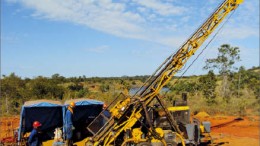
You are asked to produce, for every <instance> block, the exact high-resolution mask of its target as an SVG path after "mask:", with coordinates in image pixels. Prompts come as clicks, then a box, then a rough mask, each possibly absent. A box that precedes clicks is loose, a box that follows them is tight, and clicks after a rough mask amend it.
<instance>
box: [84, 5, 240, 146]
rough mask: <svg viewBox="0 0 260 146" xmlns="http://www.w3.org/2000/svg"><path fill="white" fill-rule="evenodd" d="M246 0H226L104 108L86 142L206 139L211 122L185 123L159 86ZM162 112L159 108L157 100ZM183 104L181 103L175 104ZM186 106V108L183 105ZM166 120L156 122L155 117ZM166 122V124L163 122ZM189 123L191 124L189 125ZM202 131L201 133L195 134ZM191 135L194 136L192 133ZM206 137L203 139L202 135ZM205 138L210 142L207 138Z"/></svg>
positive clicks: (141, 144)
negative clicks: (136, 85) (133, 89)
mask: <svg viewBox="0 0 260 146" xmlns="http://www.w3.org/2000/svg"><path fill="white" fill-rule="evenodd" d="M242 2H243V0H224V2H223V3H222V4H221V5H220V6H219V7H218V8H217V9H216V10H215V11H214V12H213V13H212V14H211V15H210V17H209V18H208V19H207V20H206V21H205V22H204V23H203V24H202V25H201V26H200V27H199V28H198V29H197V30H196V31H195V32H194V33H193V35H191V37H190V38H188V39H187V41H185V42H184V44H183V45H182V46H181V47H180V48H179V50H178V51H177V53H175V54H172V55H171V56H169V57H168V58H167V59H166V60H165V61H164V62H163V63H162V65H160V66H159V68H158V69H157V70H156V71H155V72H154V73H153V75H151V77H150V78H149V79H148V80H147V81H146V82H145V83H144V85H143V86H142V87H141V88H140V89H139V91H138V92H137V93H136V94H135V95H133V96H132V97H130V96H129V97H125V99H123V100H120V101H118V102H117V103H115V104H114V106H111V107H109V112H108V111H107V110H104V111H103V112H102V113H101V114H100V115H99V116H98V117H96V119H95V120H94V121H93V122H92V123H91V124H90V125H89V126H88V127H87V129H88V130H89V131H90V132H91V133H92V134H93V136H92V137H88V138H87V140H86V145H87V146H92V145H94V146H98V145H100V146H111V145H118V146H120V145H126V146H130V145H131V146H132V145H136V146H163V145H164V146H166V145H167V146H175V145H178V144H181V145H185V144H190V145H198V144H200V143H202V142H204V140H205V137H201V136H203V133H205V131H206V132H207V131H209V130H205V129H208V128H205V126H206V127H208V125H209V124H207V123H204V125H203V124H201V123H200V122H199V121H197V122H196V121H193V122H191V123H186V124H184V127H183V125H181V124H179V123H178V120H176V119H174V118H176V117H174V116H173V114H172V113H174V112H172V111H171V109H170V111H171V112H170V111H169V110H168V109H167V108H166V107H165V105H164V104H163V102H162V99H161V98H160V97H159V96H158V94H159V92H160V90H161V89H162V88H163V87H164V86H165V85H166V84H167V83H168V82H169V81H170V80H171V78H172V77H173V76H174V75H175V74H176V73H177V72H178V71H179V70H180V69H181V68H182V67H183V66H184V64H185V63H186V62H187V60H188V59H189V58H190V57H191V56H192V55H193V54H194V53H195V52H196V51H197V49H198V48H199V47H200V46H201V45H202V44H203V42H204V41H205V40H206V39H207V38H208V36H209V35H210V34H212V32H213V31H214V30H215V29H216V27H217V26H218V25H219V24H220V23H221V22H222V21H223V20H224V19H225V18H226V17H227V15H228V14H229V13H230V12H231V11H233V10H235V9H236V8H237V7H238V6H239V5H240V4H241V3H242ZM155 103H156V104H158V105H159V107H160V108H161V110H163V112H157V113H156V110H155V108H154V106H151V105H154V104H155ZM175 108H180V109H179V110H183V109H181V107H175ZM184 109H185V108H184ZM158 117H159V118H160V117H164V121H161V122H159V124H158V123H157V122H156V118H158ZM164 123H165V124H164ZM187 127H188V128H187ZM198 131H201V134H197V135H195V134H194V133H198ZM189 135H191V136H189ZM203 138H204V139H203ZM205 142H208V140H207V138H206V140H205Z"/></svg>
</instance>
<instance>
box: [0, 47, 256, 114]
mask: <svg viewBox="0 0 260 146" xmlns="http://www.w3.org/2000/svg"><path fill="white" fill-rule="evenodd" d="M238 60H239V48H237V47H235V48H234V47H231V46H229V45H222V46H221V47H220V48H219V55H218V57H217V58H215V59H214V58H213V59H208V60H207V61H206V66H205V69H208V70H209V72H208V74H206V75H201V76H190V77H182V78H180V77H174V78H173V79H172V80H171V81H170V83H169V84H168V85H167V87H166V88H167V89H168V90H165V91H164V92H161V94H162V96H164V98H165V100H166V101H167V102H166V103H167V104H168V105H171V103H172V102H173V100H176V99H178V98H180V97H181V94H182V93H183V92H187V93H188V94H189V96H188V101H189V102H188V103H189V105H191V109H192V111H202V110H204V111H207V112H208V113H210V114H232V115H250V114H253V115H256V114H258V113H259V111H260V106H259V105H260V104H259V103H260V80H259V73H260V68H259V67H253V68H252V69H249V70H246V69H245V68H244V67H243V66H241V67H240V68H239V69H238V70H236V69H235V67H234V62H235V61H238ZM212 69H217V70H218V72H219V74H218V75H215V74H214V72H213V71H212ZM148 77H149V76H134V77H128V76H123V77H111V78H99V77H92V78H86V77H85V76H79V77H69V78H66V77H63V76H61V75H59V74H54V75H52V76H51V77H49V78H47V77H42V76H39V77H36V78H33V79H30V78H24V79H23V78H21V77H19V76H18V75H16V74H15V73H11V74H10V75H7V76H6V75H2V77H1V98H0V108H1V113H0V114H1V115H11V114H19V112H20V109H21V106H22V105H23V103H24V102H25V101H28V100H37V99H51V100H62V101H65V100H67V99H74V98H90V99H96V100H101V101H104V102H106V103H110V102H111V101H113V100H114V98H115V97H117V96H119V95H121V93H124V94H125V95H128V94H129V93H128V91H129V90H130V89H133V88H138V87H141V86H142V85H143V83H144V82H145V80H146V79H147V78H148ZM224 89H225V91H223V90H224ZM224 92H225V93H224Z"/></svg>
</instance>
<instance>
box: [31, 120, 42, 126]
mask: <svg viewBox="0 0 260 146" xmlns="http://www.w3.org/2000/svg"><path fill="white" fill-rule="evenodd" d="M40 126H42V124H41V123H40V122H39V121H34V122H33V128H38V127H40Z"/></svg>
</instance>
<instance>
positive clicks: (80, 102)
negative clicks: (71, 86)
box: [63, 98, 104, 142]
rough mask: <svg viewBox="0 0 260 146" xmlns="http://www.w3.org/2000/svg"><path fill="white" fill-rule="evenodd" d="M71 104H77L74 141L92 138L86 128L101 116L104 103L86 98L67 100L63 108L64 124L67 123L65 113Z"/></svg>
mask: <svg viewBox="0 0 260 146" xmlns="http://www.w3.org/2000/svg"><path fill="white" fill-rule="evenodd" d="M70 102H75V104H76V107H75V109H74V114H73V125H74V127H75V130H74V131H73V141H74V142H77V141H80V140H82V139H84V138H86V137H87V136H90V132H89V131H88V130H87V129H86V127H87V126H88V125H89V124H90V123H91V122H92V121H93V120H94V119H95V118H96V117H97V116H98V115H99V113H100V112H101V111H102V108H103V104H104V103H103V102H101V101H98V100H93V99H84V98H81V99H72V100H67V101H65V103H64V107H63V123H65V118H64V117H65V111H66V110H67V107H68V105H69V103H70Z"/></svg>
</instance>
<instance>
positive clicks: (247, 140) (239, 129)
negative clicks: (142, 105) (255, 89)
mask: <svg viewBox="0 0 260 146" xmlns="http://www.w3.org/2000/svg"><path fill="white" fill-rule="evenodd" d="M196 118H198V119H200V120H203V121H210V122H211V127H212V129H211V135H212V137H213V143H214V144H213V145H221V146H259V145H260V144H259V129H260V127H259V121H260V117H259V116H251V117H243V120H240V121H234V122H231V121H233V120H234V119H236V118H237V117H234V116H213V117H211V116H209V115H205V114H203V113H202V114H201V115H200V116H197V117H196ZM18 126H19V116H13V117H1V118H0V140H1V139H3V138H4V137H8V136H12V133H13V129H15V128H17V127H18Z"/></svg>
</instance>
